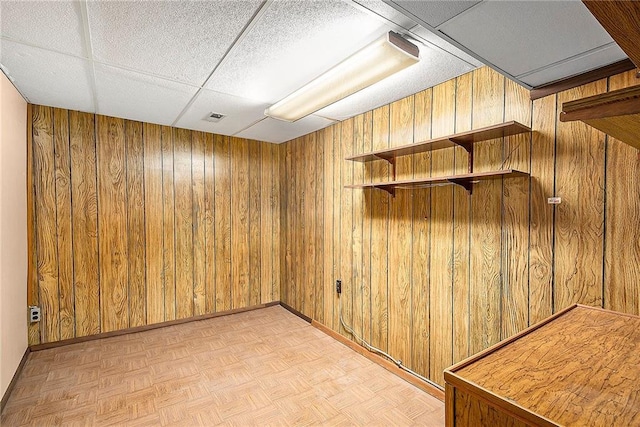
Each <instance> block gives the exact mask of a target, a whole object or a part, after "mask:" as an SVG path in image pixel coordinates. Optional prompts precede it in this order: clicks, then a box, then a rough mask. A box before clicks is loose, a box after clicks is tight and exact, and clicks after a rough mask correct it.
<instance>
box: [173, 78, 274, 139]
mask: <svg viewBox="0 0 640 427" xmlns="http://www.w3.org/2000/svg"><path fill="white" fill-rule="evenodd" d="M268 106H269V104H264V103H259V102H256V101H252V100H250V99H246V98H238V97H236V96H231V95H226V94H224V93H219V92H213V91H210V90H207V89H203V90H202V91H201V92H200V93H199V94H198V97H197V98H196V100H195V101H194V103H193V104H191V106H189V109H187V111H186V112H185V113H184V115H183V116H182V117H181V118H180V120H179V121H178V123H176V125H177V126H178V127H181V128H187V129H198V130H202V131H205V132H213V133H218V134H221V135H233V134H235V133H236V132H239V131H241V130H243V129H245V128H247V127H249V126H250V125H252V124H253V123H255V122H257V121H258V120H261V119H262V118H264V109H265V108H267V107H268ZM210 113H218V114H223V115H224V116H225V117H224V118H223V119H222V120H220V121H219V122H218V123H212V122H208V121H205V120H203V119H204V118H205V117H206V116H208V115H209V114H210Z"/></svg>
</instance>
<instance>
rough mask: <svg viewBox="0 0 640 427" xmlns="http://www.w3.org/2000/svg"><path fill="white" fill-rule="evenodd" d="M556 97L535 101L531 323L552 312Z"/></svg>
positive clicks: (530, 284) (530, 264)
mask: <svg viewBox="0 0 640 427" xmlns="http://www.w3.org/2000/svg"><path fill="white" fill-rule="evenodd" d="M556 117H557V110H556V96H555V95H551V96H547V97H545V98H541V99H537V100H535V101H534V102H533V122H532V126H533V128H534V129H536V131H535V132H534V133H533V135H532V142H531V176H532V178H531V201H530V209H531V214H530V215H531V217H530V224H529V226H530V228H531V240H530V242H529V323H530V324H532V325H533V324H535V323H537V322H539V321H541V320H542V319H545V318H547V317H549V316H550V315H551V314H552V313H553V279H554V277H553V276H554V275H553V233H554V227H553V225H554V208H553V206H552V205H549V204H547V198H548V197H553V196H554V194H555V169H554V168H555V146H556V141H555V137H556V134H555V129H556Z"/></svg>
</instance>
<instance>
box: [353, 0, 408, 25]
mask: <svg viewBox="0 0 640 427" xmlns="http://www.w3.org/2000/svg"><path fill="white" fill-rule="evenodd" d="M353 1H354V3H357V4H359V5H360V6H362V7H364V8H365V9H368V10H369V11H370V12H371V13H373V14H375V15H378V16H381V17H382V18H384V19H387V20H389V21H391V22H393V23H394V24H396V25H398V26H400V27H402V28H404V29H405V30H408V29H410V28H411V27H414V26H415V25H416V22H415V21H414V20H413V19H411V18H409V17H408V16H407V15H405V14H403V13H401V12H398V11H397V10H396V9H394V8H393V7H391V6H389V5H388V4H386V3H383V2H381V1H380V0H353Z"/></svg>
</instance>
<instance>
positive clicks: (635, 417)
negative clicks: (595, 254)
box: [444, 305, 640, 427]
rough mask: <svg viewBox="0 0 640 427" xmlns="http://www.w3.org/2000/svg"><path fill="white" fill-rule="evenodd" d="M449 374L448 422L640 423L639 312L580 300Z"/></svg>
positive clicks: (475, 423) (502, 424)
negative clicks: (617, 310)
mask: <svg viewBox="0 0 640 427" xmlns="http://www.w3.org/2000/svg"><path fill="white" fill-rule="evenodd" d="M444 379H445V382H446V424H447V426H456V427H459V426H527V425H530V426H557V425H566V426H634V425H640V317H637V316H632V315H626V314H621V313H615V312H611V311H606V310H602V309H599V308H592V307H586V306H581V305H575V306H573V307H570V308H568V309H566V310H564V311H562V312H560V313H558V314H556V315H554V316H552V317H550V318H549V319H547V320H545V321H543V322H541V323H539V324H537V325H535V326H533V327H531V328H529V329H527V330H525V331H523V332H522V333H520V334H518V335H516V336H514V337H512V338H510V339H508V340H505V341H503V342H501V343H499V344H497V345H495V346H493V347H491V348H489V349H487V350H485V351H483V352H481V353H478V354H477V355H475V356H472V357H471V358H469V359H467V360H465V361H463V362H460V363H458V364H456V365H454V366H452V367H450V368H448V369H446V370H445V372H444Z"/></svg>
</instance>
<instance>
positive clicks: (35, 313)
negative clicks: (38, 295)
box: [29, 305, 40, 323]
mask: <svg viewBox="0 0 640 427" xmlns="http://www.w3.org/2000/svg"><path fill="white" fill-rule="evenodd" d="M29 320H30V321H31V323H35V322H39V321H40V307H38V306H35V305H30V306H29Z"/></svg>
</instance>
